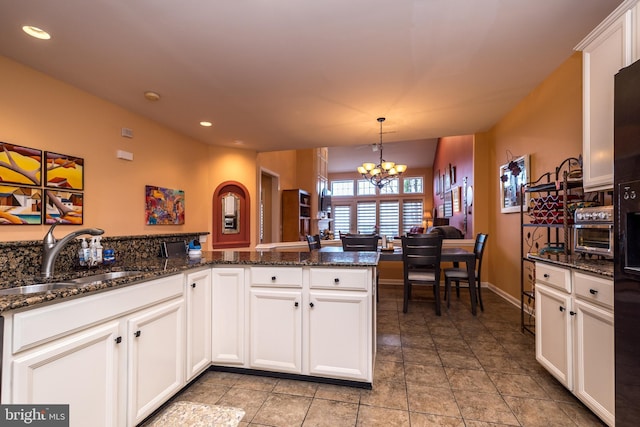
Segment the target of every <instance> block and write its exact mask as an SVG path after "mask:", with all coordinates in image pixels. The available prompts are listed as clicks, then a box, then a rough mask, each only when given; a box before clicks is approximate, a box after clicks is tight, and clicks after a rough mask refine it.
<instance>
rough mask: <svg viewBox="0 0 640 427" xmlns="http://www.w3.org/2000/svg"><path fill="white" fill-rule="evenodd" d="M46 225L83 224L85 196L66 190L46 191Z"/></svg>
mask: <svg viewBox="0 0 640 427" xmlns="http://www.w3.org/2000/svg"><path fill="white" fill-rule="evenodd" d="M44 192H45V195H46V197H45V202H46V203H45V224H53V223H55V222H56V220H57V221H59V222H60V224H71V225H78V224H82V219H83V214H82V209H83V204H84V200H83V195H82V193H74V192H71V191H64V190H47V189H45V190H44Z"/></svg>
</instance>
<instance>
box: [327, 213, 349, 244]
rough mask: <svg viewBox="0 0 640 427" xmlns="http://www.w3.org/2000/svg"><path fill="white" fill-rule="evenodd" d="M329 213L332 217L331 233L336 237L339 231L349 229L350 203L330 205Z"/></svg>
mask: <svg viewBox="0 0 640 427" xmlns="http://www.w3.org/2000/svg"><path fill="white" fill-rule="evenodd" d="M331 215H332V217H333V233H334V238H335V239H337V238H339V236H340V233H342V234H346V233H349V232H350V230H351V206H350V205H333V206H332V207H331Z"/></svg>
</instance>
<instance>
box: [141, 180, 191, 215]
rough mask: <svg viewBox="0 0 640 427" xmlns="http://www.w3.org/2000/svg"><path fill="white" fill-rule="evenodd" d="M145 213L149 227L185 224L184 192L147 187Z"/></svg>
mask: <svg viewBox="0 0 640 427" xmlns="http://www.w3.org/2000/svg"><path fill="white" fill-rule="evenodd" d="M144 212H145V222H146V224H147V225H182V224H184V215H185V207H184V191H183V190H174V189H171V188H163V187H155V186H152V185H145V210H144Z"/></svg>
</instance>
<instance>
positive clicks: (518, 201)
mask: <svg viewBox="0 0 640 427" xmlns="http://www.w3.org/2000/svg"><path fill="white" fill-rule="evenodd" d="M528 179H529V155H528V154H526V155H524V156H521V157H518V158H517V159H513V160H511V161H510V162H509V163H507V164H504V165H502V166H500V170H499V182H500V193H499V195H498V198H499V200H500V212H501V213H513V212H520V209H521V206H524V209H525V210H526V209H527V206H528V203H529V200H528V197H529V194H528V193H526V194H525V197H522V194H521V189H522V185H523V184H526V183H527V180H528Z"/></svg>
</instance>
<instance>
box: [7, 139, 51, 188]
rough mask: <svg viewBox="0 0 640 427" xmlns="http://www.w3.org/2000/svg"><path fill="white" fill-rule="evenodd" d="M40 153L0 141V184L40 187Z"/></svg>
mask: <svg viewBox="0 0 640 427" xmlns="http://www.w3.org/2000/svg"><path fill="white" fill-rule="evenodd" d="M41 176H42V151H40V150H36V149H35V148H28V147H22V146H20V145H15V144H9V143H8V142H2V141H0V182H2V183H3V184H17V185H40V183H41V179H42V178H41Z"/></svg>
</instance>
